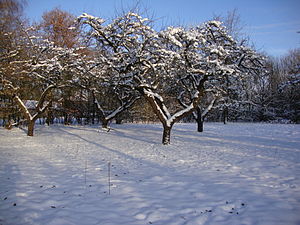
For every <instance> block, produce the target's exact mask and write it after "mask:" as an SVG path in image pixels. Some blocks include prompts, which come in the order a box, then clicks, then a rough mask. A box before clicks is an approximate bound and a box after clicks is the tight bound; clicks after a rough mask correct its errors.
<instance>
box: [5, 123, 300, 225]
mask: <svg viewBox="0 0 300 225" xmlns="http://www.w3.org/2000/svg"><path fill="white" fill-rule="evenodd" d="M205 128H206V131H205V132H204V133H202V134H200V133H197V132H195V131H194V130H195V129H196V128H195V125H193V124H178V125H176V126H175V127H174V130H173V131H172V140H171V142H172V144H171V145H169V146H162V145H161V144H160V141H161V140H160V139H161V128H160V126H159V125H141V124H125V125H120V126H116V125H115V126H114V129H113V130H111V131H110V132H104V131H99V129H97V128H95V127H76V126H71V127H64V126H53V127H38V129H37V134H36V136H35V137H27V136H26V135H25V133H24V132H23V131H22V130H19V129H14V130H12V131H7V130H4V129H0V144H1V145H0V224H1V225H26V224H41V225H42V224H47V225H48V224H49V225H71V224H74V225H77V224H78V225H81V224H84V225H92V224H95V225H96V224H97V225H98V224H100V225H108V224H128V225H135V224H161V225H163V224H172V225H173V224H174V225H176V224H189V225H194V224H195V225H197V224H265V225H269V224H274V225H276V224H283V225H285V224H295V225H296V224H299V223H300V214H299V212H300V179H299V178H300V126H299V125H275V124H229V125H226V126H224V125H222V124H218V123H212V124H207V125H206V127H205ZM108 162H111V165H112V166H111V183H112V184H111V185H112V186H111V188H110V189H111V190H110V191H111V194H110V195H109V194H108V189H109V188H108Z"/></svg>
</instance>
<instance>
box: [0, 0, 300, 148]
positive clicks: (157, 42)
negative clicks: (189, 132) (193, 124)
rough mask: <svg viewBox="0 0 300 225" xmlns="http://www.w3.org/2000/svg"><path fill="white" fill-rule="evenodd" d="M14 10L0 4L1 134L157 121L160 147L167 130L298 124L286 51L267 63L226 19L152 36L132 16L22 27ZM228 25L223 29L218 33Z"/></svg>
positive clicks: (19, 8) (16, 4) (15, 4)
mask: <svg viewBox="0 0 300 225" xmlns="http://www.w3.org/2000/svg"><path fill="white" fill-rule="evenodd" d="M23 7H24V4H23V2H20V1H17V0H1V1H0V9H1V12H0V16H1V24H0V26H1V29H0V45H1V50H0V51H1V56H0V63H1V68H0V76H1V84H0V95H1V96H0V98H1V112H0V113H1V114H0V116H1V118H2V120H1V121H2V124H3V125H4V126H6V127H8V128H10V127H12V126H14V125H15V126H17V125H19V124H21V123H24V121H25V123H26V124H27V126H28V135H29V136H32V135H33V134H34V126H35V124H36V121H37V120H38V119H39V118H45V120H46V122H47V123H48V124H51V123H53V122H55V120H58V119H60V120H62V121H63V122H64V123H65V124H69V123H72V122H74V120H75V121H77V123H88V124H91V123H96V122H100V123H101V124H102V127H103V128H107V127H108V125H109V123H110V122H111V121H112V120H116V121H117V122H118V123H120V122H121V121H122V120H126V121H130V120H132V121H142V122H145V121H149V120H151V121H156V122H160V123H161V124H162V127H163V135H162V143H163V144H169V143H170V135H171V130H172V127H173V125H174V124H175V123H176V122H179V121H182V120H185V121H191V120H195V121H197V124H198V131H203V122H204V120H205V119H210V120H219V119H220V118H222V120H223V121H224V122H226V121H227V120H237V121H271V120H283V119H284V120H287V121H292V122H296V123H298V122H299V99H300V96H299V93H300V92H299V91H300V90H299V86H300V82H299V80H300V79H299V69H300V66H299V61H300V51H299V49H295V50H293V51H291V52H290V53H289V55H288V56H286V57H282V58H280V59H273V58H271V57H267V56H266V55H265V54H262V53H260V52H258V51H256V50H255V49H254V48H253V47H250V46H249V44H248V42H247V41H246V40H245V39H242V38H240V37H239V35H238V32H237V29H235V24H236V22H237V20H236V19H237V17H236V16H235V14H234V13H232V14H230V15H229V16H228V17H227V18H225V19H224V18H221V17H219V18H215V19H214V20H210V21H207V22H204V23H203V24H200V25H198V26H191V27H183V26H170V27H167V28H165V29H162V30H160V31H157V30H155V29H154V28H153V27H154V26H153V22H152V21H151V20H149V19H147V18H145V17H143V16H141V15H139V14H138V13H136V12H135V11H129V12H127V13H123V14H122V15H120V16H116V17H115V18H113V19H111V20H104V19H103V18H99V17H95V16H92V15H88V14H82V15H80V16H79V17H76V16H74V15H72V14H70V13H68V12H65V11H63V10H61V9H59V8H55V9H53V10H51V11H49V12H45V13H44V14H43V17H42V21H41V22H40V23H38V24H33V25H29V23H28V22H26V19H24V17H23V15H22V12H23ZM225 25H227V26H225Z"/></svg>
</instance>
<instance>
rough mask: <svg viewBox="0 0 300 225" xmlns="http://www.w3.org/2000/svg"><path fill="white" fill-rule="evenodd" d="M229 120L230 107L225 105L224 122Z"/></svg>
mask: <svg viewBox="0 0 300 225" xmlns="http://www.w3.org/2000/svg"><path fill="white" fill-rule="evenodd" d="M227 122H228V107H225V108H224V110H223V123H224V124H227Z"/></svg>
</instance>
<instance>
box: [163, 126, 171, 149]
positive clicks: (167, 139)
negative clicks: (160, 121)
mask: <svg viewBox="0 0 300 225" xmlns="http://www.w3.org/2000/svg"><path fill="white" fill-rule="evenodd" d="M163 129H164V130H163V138H162V143H163V144H164V145H168V144H170V143H171V129H172V126H167V125H164V126H163Z"/></svg>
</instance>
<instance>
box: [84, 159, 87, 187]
mask: <svg viewBox="0 0 300 225" xmlns="http://www.w3.org/2000/svg"><path fill="white" fill-rule="evenodd" d="M86 171H87V160H85V167H84V185H85V186H86Z"/></svg>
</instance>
